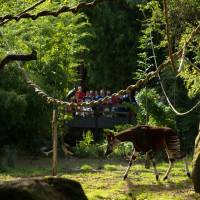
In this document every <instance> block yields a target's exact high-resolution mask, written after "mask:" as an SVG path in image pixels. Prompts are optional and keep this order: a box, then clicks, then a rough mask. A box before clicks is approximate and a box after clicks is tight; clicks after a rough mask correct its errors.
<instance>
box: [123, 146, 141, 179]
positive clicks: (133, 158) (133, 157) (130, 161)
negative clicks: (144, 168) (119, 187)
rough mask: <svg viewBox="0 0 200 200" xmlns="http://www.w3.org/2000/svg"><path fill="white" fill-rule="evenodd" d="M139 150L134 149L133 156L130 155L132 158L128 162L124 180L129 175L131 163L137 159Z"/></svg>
mask: <svg viewBox="0 0 200 200" xmlns="http://www.w3.org/2000/svg"><path fill="white" fill-rule="evenodd" d="M137 154H138V153H137V152H136V151H135V149H134V150H133V153H132V154H131V157H130V160H129V163H128V167H127V169H126V172H125V174H124V178H123V179H124V180H125V179H126V178H127V177H128V172H129V169H130V168H131V165H132V163H133V160H135V159H136V158H137Z"/></svg>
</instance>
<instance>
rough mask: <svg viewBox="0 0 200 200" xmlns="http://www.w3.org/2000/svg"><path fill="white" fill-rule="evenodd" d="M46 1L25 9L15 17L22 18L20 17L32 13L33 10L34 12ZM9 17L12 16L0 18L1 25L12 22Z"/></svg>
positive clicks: (43, 0) (42, 0) (41, 0)
mask: <svg viewBox="0 0 200 200" xmlns="http://www.w3.org/2000/svg"><path fill="white" fill-rule="evenodd" d="M45 1H46V0H40V1H39V2H37V3H35V4H34V5H32V6H31V7H29V8H27V9H25V10H24V11H22V12H21V13H19V14H17V15H15V16H20V15H22V14H24V13H26V12H28V11H31V10H33V9H34V8H36V7H37V6H39V5H40V4H42V3H44V2H45ZM9 16H10V15H6V16H4V17H0V21H1V23H0V25H4V24H6V23H7V22H9V21H10V20H12V19H9V18H7V17H9Z"/></svg>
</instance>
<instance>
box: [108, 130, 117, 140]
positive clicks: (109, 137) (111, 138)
mask: <svg viewBox="0 0 200 200" xmlns="http://www.w3.org/2000/svg"><path fill="white" fill-rule="evenodd" d="M114 137H115V135H114V132H113V131H111V130H109V131H107V133H106V138H107V140H109V141H112V140H113V139H114Z"/></svg>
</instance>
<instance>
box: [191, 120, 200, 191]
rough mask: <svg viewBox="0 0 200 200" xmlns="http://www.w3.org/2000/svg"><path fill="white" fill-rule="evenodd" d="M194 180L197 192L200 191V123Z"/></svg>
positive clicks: (196, 142) (194, 157) (194, 161)
mask: <svg viewBox="0 0 200 200" xmlns="http://www.w3.org/2000/svg"><path fill="white" fill-rule="evenodd" d="M192 182H193V185H194V190H195V192H197V193H200V123H199V133H198V135H197V137H196V140H195V147H194V156H193V170H192Z"/></svg>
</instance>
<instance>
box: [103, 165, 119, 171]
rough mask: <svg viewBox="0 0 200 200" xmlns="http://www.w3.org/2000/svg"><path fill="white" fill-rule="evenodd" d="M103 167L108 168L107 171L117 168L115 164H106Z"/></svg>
mask: <svg viewBox="0 0 200 200" xmlns="http://www.w3.org/2000/svg"><path fill="white" fill-rule="evenodd" d="M104 169H105V170H108V171H116V170H117V166H116V165H110V164H106V165H104Z"/></svg>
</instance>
